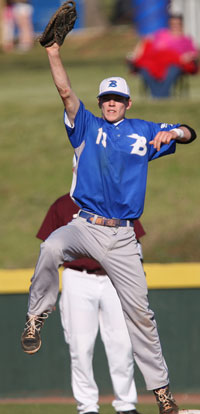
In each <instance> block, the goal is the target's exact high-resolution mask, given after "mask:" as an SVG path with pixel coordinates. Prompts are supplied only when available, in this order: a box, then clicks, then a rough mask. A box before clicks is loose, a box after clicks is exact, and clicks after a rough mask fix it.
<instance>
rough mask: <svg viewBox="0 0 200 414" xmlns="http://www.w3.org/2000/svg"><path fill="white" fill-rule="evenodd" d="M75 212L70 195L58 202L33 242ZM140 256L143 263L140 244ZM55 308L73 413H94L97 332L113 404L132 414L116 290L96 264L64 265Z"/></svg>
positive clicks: (129, 367)
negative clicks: (67, 362)
mask: <svg viewBox="0 0 200 414" xmlns="http://www.w3.org/2000/svg"><path fill="white" fill-rule="evenodd" d="M78 210H79V208H78V207H77V205H76V204H74V202H73V201H72V199H71V197H70V195H69V193H68V194H65V195H64V196H62V197H60V198H58V199H57V200H56V201H55V202H54V203H53V204H52V205H51V207H50V208H49V210H48V212H47V215H46V216H45V218H44V221H43V223H42V225H41V227H40V229H39V231H38V233H37V237H38V238H39V239H41V240H45V239H46V238H47V237H48V236H49V235H50V234H51V233H52V231H54V230H56V229H57V228H59V227H61V226H64V225H66V224H67V223H68V222H70V221H71V220H72V218H73V215H74V214H77V213H78ZM135 233H136V238H137V240H138V239H139V238H140V237H142V236H143V235H144V234H145V232H144V229H143V227H142V225H141V223H140V222H139V220H136V221H135ZM138 243H139V241H138ZM139 251H140V252H141V260H143V257H142V249H141V245H140V243H139ZM59 305H60V313H61V322H62V326H63V329H64V337H65V341H66V342H67V343H68V344H69V351H70V356H71V378H72V390H73V394H74V398H75V399H76V401H77V409H78V412H79V413H80V414H82V413H87V414H89V413H97V412H98V410H99V405H98V399H99V395H98V388H97V384H96V382H95V379H94V374H93V366H92V361H93V351H94V345H95V340H96V336H97V332H98V329H99V328H100V333H101V338H102V341H103V343H104V346H105V351H106V356H107V360H108V366H109V372H110V376H111V380H112V384H113V390H114V396H115V399H114V401H113V403H112V405H113V407H114V409H115V410H116V412H117V413H127V414H137V410H136V407H135V404H136V403H137V392H136V386H135V381H134V378H133V374H134V365H133V355H132V346H131V342H130V338H129V335H128V331H127V327H126V323H125V320H124V316H123V313H122V309H121V304H120V301H119V298H118V296H117V293H116V290H115V289H114V287H113V285H112V283H111V281H110V279H109V278H108V276H106V275H105V271H104V270H103V269H102V268H101V266H100V265H99V263H97V262H95V261H94V260H93V259H88V258H83V259H78V260H74V261H72V262H67V263H66V262H65V263H64V271H63V273H62V293H61V297H60V301H59Z"/></svg>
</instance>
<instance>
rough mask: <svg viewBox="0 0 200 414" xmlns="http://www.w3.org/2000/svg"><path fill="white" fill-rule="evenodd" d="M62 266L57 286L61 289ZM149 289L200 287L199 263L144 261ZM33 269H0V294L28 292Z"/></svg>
mask: <svg viewBox="0 0 200 414" xmlns="http://www.w3.org/2000/svg"><path fill="white" fill-rule="evenodd" d="M62 270H63V269H62V268H60V269H59V276H60V277H59V288H60V290H61V289H62V278H61V274H62ZM144 270H145V273H146V278H147V284H148V288H149V289H187V288H200V263H167V264H155V263H145V264H144ZM33 273H34V269H1V270H0V294H18V293H28V291H29V287H30V283H31V282H30V281H31V277H32V275H33Z"/></svg>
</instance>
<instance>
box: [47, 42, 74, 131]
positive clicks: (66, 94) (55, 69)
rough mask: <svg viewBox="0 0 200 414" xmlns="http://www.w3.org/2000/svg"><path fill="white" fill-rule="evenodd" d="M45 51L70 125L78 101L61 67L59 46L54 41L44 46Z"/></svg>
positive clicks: (72, 121)
mask: <svg viewBox="0 0 200 414" xmlns="http://www.w3.org/2000/svg"><path fill="white" fill-rule="evenodd" d="M46 51H47V55H48V59H49V63H50V68H51V73H52V77H53V80H54V83H55V86H56V88H57V90H58V92H59V95H60V97H61V99H62V101H63V104H64V107H65V109H66V112H67V115H68V118H69V121H70V123H71V125H73V123H74V119H75V116H76V114H77V111H78V109H79V105H80V102H79V99H78V98H77V96H76V95H75V93H74V92H73V90H72V88H71V83H70V80H69V77H68V74H67V72H66V71H65V69H64V67H63V64H62V61H61V57H60V46H58V44H57V43H54V44H53V45H52V46H50V47H46Z"/></svg>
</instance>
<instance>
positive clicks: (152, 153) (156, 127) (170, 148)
mask: <svg viewBox="0 0 200 414" xmlns="http://www.w3.org/2000/svg"><path fill="white" fill-rule="evenodd" d="M149 126H150V131H151V132H150V134H149V137H150V139H149V140H148V141H151V140H152V139H153V138H154V137H155V136H156V134H157V133H158V132H159V131H170V130H171V129H173V128H179V126H180V124H165V123H159V124H156V123H153V122H149ZM148 147H149V155H148V156H149V161H152V160H155V159H157V158H160V157H163V156H164V155H168V154H173V153H174V152H175V151H176V140H172V141H170V143H169V144H162V145H161V148H160V151H157V150H156V148H154V147H153V145H151V144H149V146H148Z"/></svg>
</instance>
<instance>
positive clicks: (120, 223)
mask: <svg viewBox="0 0 200 414" xmlns="http://www.w3.org/2000/svg"><path fill="white" fill-rule="evenodd" d="M78 215H79V216H80V217H83V218H85V219H86V220H87V221H88V222H89V223H92V224H97V225H99V226H108V227H134V222H133V221H131V220H124V219H122V220H120V219H116V218H106V217H102V216H98V215H96V214H92V213H88V212H86V211H84V210H80V211H79V213H78Z"/></svg>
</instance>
